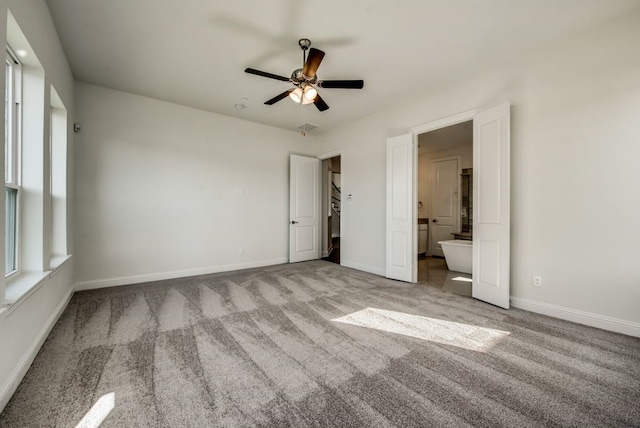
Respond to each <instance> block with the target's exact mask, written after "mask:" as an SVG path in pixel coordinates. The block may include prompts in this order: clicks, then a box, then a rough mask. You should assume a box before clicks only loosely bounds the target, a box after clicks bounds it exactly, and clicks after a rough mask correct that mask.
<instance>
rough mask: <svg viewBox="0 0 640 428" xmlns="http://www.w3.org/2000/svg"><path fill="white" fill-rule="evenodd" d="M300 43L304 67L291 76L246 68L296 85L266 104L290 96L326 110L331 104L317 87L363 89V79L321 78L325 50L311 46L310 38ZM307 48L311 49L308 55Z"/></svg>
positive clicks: (247, 71) (296, 100) (257, 73)
mask: <svg viewBox="0 0 640 428" xmlns="http://www.w3.org/2000/svg"><path fill="white" fill-rule="evenodd" d="M298 45H300V49H302V64H303V66H302V68H298V69H296V70H294V71H293V73H291V77H284V76H278V75H277V74H272V73H267V72H266V71H260V70H256V69H255V68H246V69H245V70H244V71H245V73H249V74H255V75H257V76H263V77H268V78H270V79H276V80H280V81H282V82H291V83H293V85H294V86H295V87H294V88H291V89H288V90H286V91H284V92H283V93H281V94H279V95H276V96H275V97H273V98H271V99H270V100H268V101H265V104H267V105H273V104H275V103H277V102H278V101H280V100H283V99H285V98H287V96H288V97H289V98H291V99H292V100H293V101H295V102H296V103H302V104H311V103H313V104H315V106H316V107H317V108H318V110H320V111H325V110H327V109H328V108H329V106H328V105H327V103H326V102H325V101H324V100H323V99H322V97H321V96H320V94H318V90H317V88H327V89H362V88H363V87H364V81H363V80H319V79H318V76H317V75H316V71H317V70H318V67H319V66H320V63H321V62H322V58H324V52H322V51H321V50H320V49H316V48H310V47H311V40H309V39H300V40H298ZM309 48H310V49H309ZM307 50H309V56H308V57H307Z"/></svg>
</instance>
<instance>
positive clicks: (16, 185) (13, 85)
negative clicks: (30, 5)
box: [4, 46, 22, 278]
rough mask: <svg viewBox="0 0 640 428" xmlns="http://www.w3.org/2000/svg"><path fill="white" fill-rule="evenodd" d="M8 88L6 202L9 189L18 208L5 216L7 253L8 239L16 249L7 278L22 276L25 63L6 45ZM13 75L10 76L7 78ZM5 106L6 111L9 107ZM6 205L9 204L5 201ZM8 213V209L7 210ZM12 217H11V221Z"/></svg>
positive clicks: (6, 273) (14, 204)
mask: <svg viewBox="0 0 640 428" xmlns="http://www.w3.org/2000/svg"><path fill="white" fill-rule="evenodd" d="M5 66H6V70H5V73H6V74H5V82H6V84H7V87H6V88H5V97H6V101H7V103H6V106H10V109H9V110H8V112H5V119H7V118H8V119H9V122H10V126H9V128H8V129H7V124H6V123H5V135H6V136H8V138H9V140H10V141H9V142H7V141H5V157H6V158H5V174H4V176H5V201H6V200H7V196H6V189H13V190H15V192H14V193H15V200H14V201H13V206H14V208H15V210H14V212H13V215H12V216H9V215H6V214H5V225H4V227H5V234H7V232H9V230H8V227H7V226H8V223H7V222H8V221H9V220H13V221H12V223H13V224H11V229H12V235H11V236H10V237H9V236H5V250H6V249H7V240H8V239H11V240H12V242H11V244H12V246H13V257H11V259H12V261H13V266H12V268H13V269H12V270H10V271H9V270H8V269H9V267H8V266H5V278H9V277H12V276H14V275H18V274H19V273H20V235H21V234H20V223H21V222H20V218H21V213H22V210H21V203H20V202H21V194H22V192H21V144H20V142H21V124H22V108H21V107H22V63H21V62H20V61H19V60H18V57H17V55H16V54H15V53H14V52H13V51H12V49H11V47H10V46H7V49H6V56H5ZM7 73H10V76H7ZM6 106H5V108H6ZM5 203H6V202H5ZM5 213H7V207H5ZM11 217H12V218H11ZM9 257H10V256H9V254H5V262H6V261H7V260H8V259H9Z"/></svg>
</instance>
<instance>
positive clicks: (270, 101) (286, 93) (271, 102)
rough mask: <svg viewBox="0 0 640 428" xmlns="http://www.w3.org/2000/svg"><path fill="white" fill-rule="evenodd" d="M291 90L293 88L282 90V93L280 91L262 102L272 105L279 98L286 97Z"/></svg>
mask: <svg viewBox="0 0 640 428" xmlns="http://www.w3.org/2000/svg"><path fill="white" fill-rule="evenodd" d="M291 91H293V89H288V90H286V91H284V92H283V93H281V94H280V95H276V96H275V97H273V98H271V99H270V100H269V101H265V102H264V103H265V104H266V105H268V106H270V105H273V104H275V103H277V102H278V101H280V100H283V99H285V98H287V97H288V96H289V92H291Z"/></svg>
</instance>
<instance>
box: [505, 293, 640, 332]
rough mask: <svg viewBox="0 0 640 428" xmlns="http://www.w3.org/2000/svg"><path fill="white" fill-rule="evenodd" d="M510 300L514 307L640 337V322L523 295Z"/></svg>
mask: <svg viewBox="0 0 640 428" xmlns="http://www.w3.org/2000/svg"><path fill="white" fill-rule="evenodd" d="M510 300H511V305H512V306H513V307H514V308H518V309H524V310H525V311H530V312H535V313H537V314H542V315H548V316H550V317H554V318H559V319H562V320H567V321H572V322H575V323H578V324H584V325H588V326H591V327H597V328H601V329H603V330H608V331H613V332H616V333H622V334H626V335H629V336H634V337H640V323H637V322H633V321H626V320H621V319H618V318H611V317H607V316H605V315H599V314H594V313H592V312H585V311H579V310H577V309H571V308H565V307H562V306H556V305H550V304H548V303H543V302H537V301H535V300H529V299H523V298H521V297H513V296H511V299H510Z"/></svg>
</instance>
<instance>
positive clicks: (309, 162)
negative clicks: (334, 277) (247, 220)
mask: <svg viewBox="0 0 640 428" xmlns="http://www.w3.org/2000/svg"><path fill="white" fill-rule="evenodd" d="M320 175H321V174H320V160H319V159H316V158H309V157H306V156H297V155H291V158H290V170H289V179H290V180H289V189H290V190H289V262H290V263H294V262H302V261H305V260H314V259H317V258H319V251H320V248H319V241H320V240H319V237H320V203H321V199H320Z"/></svg>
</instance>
